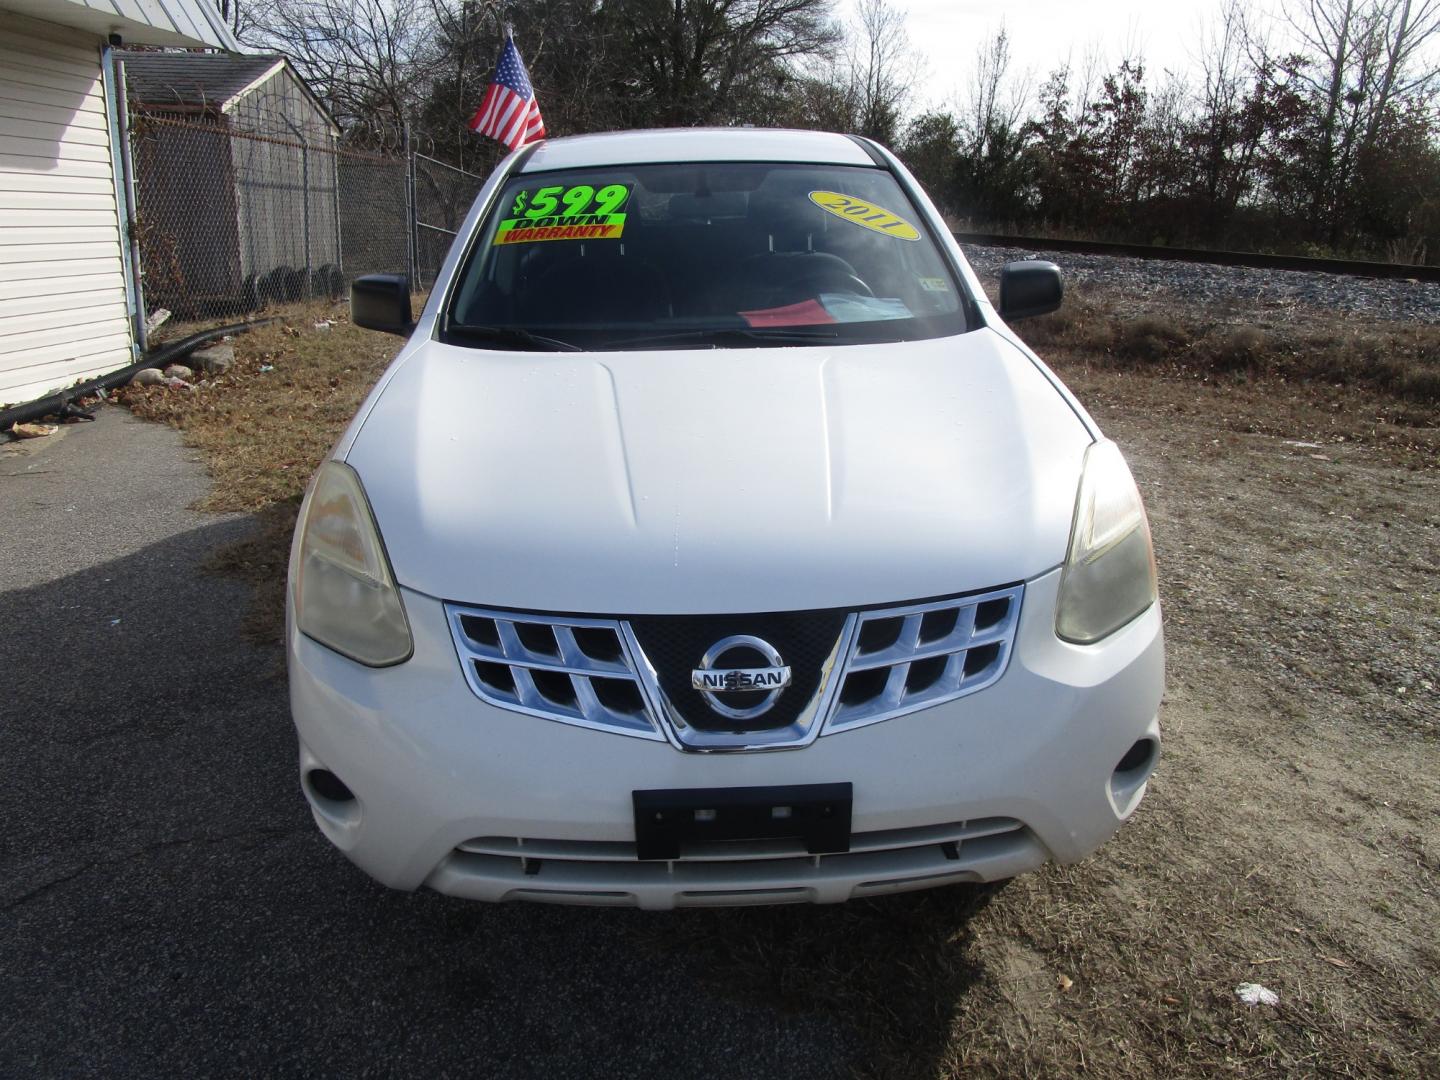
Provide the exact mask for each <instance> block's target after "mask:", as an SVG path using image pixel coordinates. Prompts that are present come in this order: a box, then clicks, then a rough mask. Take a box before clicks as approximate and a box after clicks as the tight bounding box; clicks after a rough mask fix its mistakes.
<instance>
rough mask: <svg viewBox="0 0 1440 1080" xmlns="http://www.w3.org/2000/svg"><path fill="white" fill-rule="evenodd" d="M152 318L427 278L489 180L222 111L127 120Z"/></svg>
mask: <svg viewBox="0 0 1440 1080" xmlns="http://www.w3.org/2000/svg"><path fill="white" fill-rule="evenodd" d="M129 140H130V153H131V161H132V166H133V183H134V194H135V215H134V219H133V222H132V228H133V230H134V241H135V247H136V250H137V252H138V255H139V261H140V269H141V275H140V276H141V287H142V291H143V295H144V302H145V309H146V312H147V314H153V313H154V312H155V311H156V310H157V309H159V308H166V309H168V310H169V311H170V312H171V313H172V314H173V315H174V316H175V317H176V318H178V319H183V320H187V321H188V320H192V319H213V318H226V317H230V316H234V315H238V314H242V313H244V312H248V311H253V310H255V309H257V308H261V307H264V306H266V305H268V304H274V303H286V302H293V301H297V300H305V299H317V298H324V297H329V298H339V297H341V296H343V295H344V293H345V291H346V289H347V288H348V286H349V283H350V282H351V281H353V280H354V279H355V278H356V277H359V276H361V275H363V274H376V273H391V274H406V275H408V276H409V278H410V281H411V283H412V286H413V287H414V288H416V289H417V290H420V289H427V288H429V287H430V286H431V285H432V284H433V283H434V280H435V276H436V274H437V273H438V271H439V268H440V265H441V264H442V263H443V261H444V258H445V255H446V252H448V250H449V247H450V242H451V241H452V240H453V239H454V236H455V234H456V232H457V231H458V229H459V226H460V224H461V223H462V222H463V221H464V219H465V215H466V213H468V212H469V209H470V204H471V203H472V202H473V201H474V198H475V195H476V193H477V192H478V191H479V190H480V187H481V185H482V184H483V183H484V177H481V176H477V175H475V174H473V173H469V172H465V171H464V170H461V169H457V168H455V167H453V166H450V165H446V164H445V163H444V162H440V161H436V160H434V159H433V158H428V157H423V156H422V155H418V154H411V155H408V156H404V157H389V156H382V155H377V154H368V153H363V152H359V151H354V150H344V149H338V148H336V147H335V146H334V145H333V143H332V142H328V141H327V142H319V141H316V140H311V139H307V138H305V137H304V135H303V134H297V135H294V136H277V135H262V134H255V133H253V132H247V131H239V130H236V129H235V128H234V127H233V126H231V125H229V124H227V123H226V122H225V121H224V119H223V118H219V119H211V118H193V119H192V118H185V117H175V116H167V115H153V114H147V113H143V112H142V113H137V114H135V115H134V116H132V117H131V120H130V131H129Z"/></svg>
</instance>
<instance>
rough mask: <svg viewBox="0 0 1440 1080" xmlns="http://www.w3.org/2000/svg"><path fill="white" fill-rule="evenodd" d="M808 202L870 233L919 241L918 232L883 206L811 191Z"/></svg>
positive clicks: (825, 192) (837, 193) (829, 192)
mask: <svg viewBox="0 0 1440 1080" xmlns="http://www.w3.org/2000/svg"><path fill="white" fill-rule="evenodd" d="M810 201H811V202H813V203H814V204H815V205H816V206H818V207H820V209H821V210H828V211H829V212H830V213H832V214H834V215H835V216H836V217H838V218H844V219H845V220H846V221H849V222H853V223H854V224H856V225H862V226H864V227H865V228H867V229H869V230H871V231H872V232H877V233H881V234H882V235H884V236H893V237H895V238H896V239H897V240H919V239H920V230H919V229H917V228H915V226H914V225H911V224H910V222H908V221H906V220H905V219H904V218H902V217H901V216H900V215H899V214H892V213H891V212H890V211H889V210H886V209H885V208H884V207H883V206H876V205H875V204H874V203H868V202H866V201H865V200H863V199H857V198H855V197H854V196H853V195H841V194H840V193H839V192H838V191H812V192H810Z"/></svg>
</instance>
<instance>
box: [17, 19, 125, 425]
mask: <svg viewBox="0 0 1440 1080" xmlns="http://www.w3.org/2000/svg"><path fill="white" fill-rule="evenodd" d="M100 44H101V43H100V41H99V39H98V38H95V37H93V36H91V35H90V34H87V33H84V32H80V31H74V30H65V29H63V28H60V27H55V28H54V29H51V28H49V27H47V26H45V25H43V24H39V23H35V22H31V21H28V20H19V19H14V18H6V17H4V15H3V14H0V403H12V404H13V403H18V402H23V401H29V400H30V399H32V398H36V397H40V396H41V395H43V394H46V393H49V392H52V391H54V390H58V389H62V388H64V387H66V386H69V385H71V384H73V383H75V382H77V381H79V380H81V379H85V378H89V377H92V376H95V375H100V374H103V373H104V372H107V371H113V370H114V369H115V368H118V367H123V366H124V365H125V364H128V363H129V362H130V357H131V350H130V340H131V338H130V323H129V317H128V312H127V310H126V305H125V268H124V261H123V256H122V252H121V248H120V243H121V239H120V222H119V216H118V214H117V213H116V205H115V182H114V174H113V171H112V169H113V164H112V161H111V153H110V128H109V120H108V117H107V115H106V110H105V93H104V88H103V85H102V82H101V71H100Z"/></svg>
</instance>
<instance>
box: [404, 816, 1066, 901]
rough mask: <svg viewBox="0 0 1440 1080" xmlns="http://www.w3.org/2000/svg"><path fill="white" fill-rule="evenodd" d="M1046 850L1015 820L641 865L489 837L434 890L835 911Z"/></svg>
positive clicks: (609, 849) (706, 849)
mask: <svg viewBox="0 0 1440 1080" xmlns="http://www.w3.org/2000/svg"><path fill="white" fill-rule="evenodd" d="M1044 858H1045V851H1044V849H1043V848H1042V847H1041V846H1040V844H1039V842H1038V840H1036V838H1035V835H1034V833H1032V832H1031V831H1030V830H1029V829H1028V828H1026V827H1025V825H1024V824H1022V823H1021V822H1019V821H1017V820H1015V819H1014V818H1002V817H992V818H981V819H977V820H973V821H959V822H952V823H949V824H943V825H927V826H920V827H914V828H901V829H887V830H884V831H883V832H857V833H855V834H854V835H853V836H852V838H851V842H850V850H849V851H846V852H836V853H833V854H824V855H812V854H810V853H808V852H807V851H806V850H805V848H804V845H802V844H800V843H799V842H798V841H788V840H754V841H730V842H727V843H723V844H701V845H695V846H693V847H689V848H686V849H684V850H683V851H682V853H681V857H680V858H678V859H672V860H668V861H666V860H657V861H650V862H641V861H640V860H638V859H637V858H636V849H635V845H634V844H633V843H631V842H628V841H610V840H551V839H532V838H528V837H526V838H520V837H509V836H481V837H476V838H475V839H473V840H467V841H465V842H464V843H462V844H460V845H459V846H458V847H456V848H455V849H454V850H453V851H452V852H451V853H450V854H449V856H447V857H446V858H445V859H444V860H443V861H442V862H441V863H440V865H439V866H438V867H437V868H436V870H435V871H434V873H432V874H431V876H430V878H429V879H428V881H427V884H429V885H430V886H431V887H432V888H434V889H438V890H439V891H440V892H444V893H450V894H453V895H457V896H469V897H473V898H475V899H482V900H497V901H498V900H540V901H548V902H550V903H581V904H612V905H624V906H638V907H645V908H670V907H712V906H717V905H720V906H726V907H729V906H733V905H739V904H784V903H804V902H824V903H835V902H838V901H842V900H849V899H852V898H855V897H862V896H878V895H882V894H885V893H893V892H904V891H906V890H908V889H918V888H927V887H929V886H932V885H940V884H945V883H949V882H961V881H981V880H993V879H995V878H1000V877H1008V876H1011V875H1012V874H1014V873H1016V872H1017V871H1018V870H1022V869H1028V868H1029V867H1031V866H1035V865H1038V864H1039V863H1040V862H1042V861H1043V860H1044Z"/></svg>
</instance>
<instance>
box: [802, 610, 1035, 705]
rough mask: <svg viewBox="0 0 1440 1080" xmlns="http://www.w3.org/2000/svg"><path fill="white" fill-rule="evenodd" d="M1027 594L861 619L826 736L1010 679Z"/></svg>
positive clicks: (862, 614)
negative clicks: (1022, 602)
mask: <svg viewBox="0 0 1440 1080" xmlns="http://www.w3.org/2000/svg"><path fill="white" fill-rule="evenodd" d="M1023 592H1024V586H1022V585H1016V586H1013V587H1012V588H1009V589H999V590H996V591H994V592H988V593H984V594H982V595H980V596H965V597H960V598H957V599H954V600H940V601H936V602H934V603H929V604H912V605H909V606H907V607H898V608H885V609H883V610H880V611H862V612H860V623H859V626H858V628H857V630H856V633H855V637H854V640H853V641H852V643H851V645H850V653H849V656H848V657H847V658H846V660H845V666H844V668H843V670H842V672H841V682H840V692H839V694H838V696H837V702H836V705H835V706H834V708H833V709H832V711H831V714H830V718H829V721H828V723H827V724H826V732H827V733H829V732H834V731H844V730H846V729H848V728H855V727H863V726H864V725H865V724H875V723H878V722H879V721H881V720H889V719H891V718H892V717H896V716H901V715H903V714H904V713H909V712H915V711H916V710H917V709H927V708H929V707H930V706H932V705H939V704H941V703H942V702H946V701H953V700H954V699H955V698H958V697H963V696H964V695H966V694H973V693H974V692H975V691H977V690H983V689H984V688H985V687H987V686H989V685H990V684H991V683H993V682H994V681H995V680H996V679H998V678H1000V676H1001V675H1002V674H1003V673H1004V671H1005V665H1006V663H1007V662H1008V661H1009V659H1010V649H1011V646H1012V644H1013V643H1014V640H1015V627H1016V625H1017V624H1018V623H1019V621H1020V597H1021V594H1022V593H1023Z"/></svg>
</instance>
